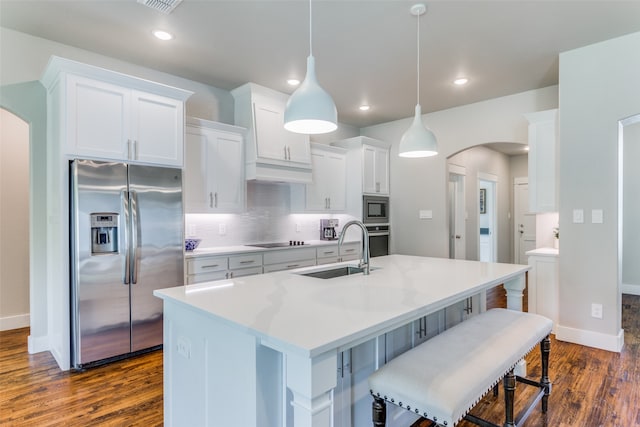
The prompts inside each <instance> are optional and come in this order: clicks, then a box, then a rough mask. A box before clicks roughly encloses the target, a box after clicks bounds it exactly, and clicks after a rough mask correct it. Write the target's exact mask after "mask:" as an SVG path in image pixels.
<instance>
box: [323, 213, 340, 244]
mask: <svg viewBox="0 0 640 427" xmlns="http://www.w3.org/2000/svg"><path fill="white" fill-rule="evenodd" d="M338 225H339V222H338V220H337V219H335V218H332V219H321V220H320V240H336V239H337V238H338V232H337V231H336V228H337V227H338Z"/></svg>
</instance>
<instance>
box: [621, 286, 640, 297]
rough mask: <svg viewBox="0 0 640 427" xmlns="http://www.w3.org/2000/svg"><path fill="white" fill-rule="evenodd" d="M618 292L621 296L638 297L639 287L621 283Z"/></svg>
mask: <svg viewBox="0 0 640 427" xmlns="http://www.w3.org/2000/svg"><path fill="white" fill-rule="evenodd" d="M620 291H621V292H622V293H623V294H628V295H640V285H631V284H629V283H623V284H622V285H620Z"/></svg>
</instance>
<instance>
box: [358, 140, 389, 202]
mask: <svg viewBox="0 0 640 427" xmlns="http://www.w3.org/2000/svg"><path fill="white" fill-rule="evenodd" d="M362 192H363V193H369V194H381V195H388V194H389V149H388V148H380V147H376V146H373V145H365V144H363V145H362Z"/></svg>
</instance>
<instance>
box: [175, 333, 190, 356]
mask: <svg viewBox="0 0 640 427" xmlns="http://www.w3.org/2000/svg"><path fill="white" fill-rule="evenodd" d="M176 347H177V350H178V354H179V355H180V356H183V357H184V358H185V359H191V341H189V338H186V337H180V338H178V342H177V344H176Z"/></svg>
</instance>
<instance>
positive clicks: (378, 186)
mask: <svg viewBox="0 0 640 427" xmlns="http://www.w3.org/2000/svg"><path fill="white" fill-rule="evenodd" d="M379 192H380V183H379V182H376V193H379Z"/></svg>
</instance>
